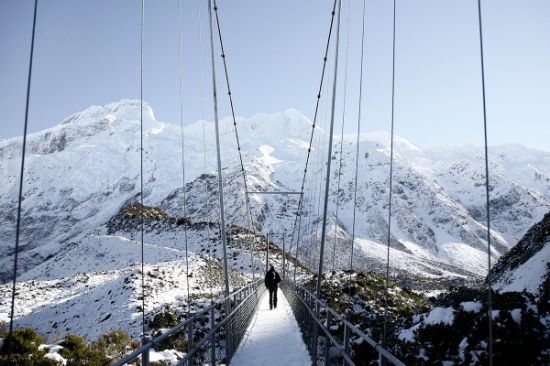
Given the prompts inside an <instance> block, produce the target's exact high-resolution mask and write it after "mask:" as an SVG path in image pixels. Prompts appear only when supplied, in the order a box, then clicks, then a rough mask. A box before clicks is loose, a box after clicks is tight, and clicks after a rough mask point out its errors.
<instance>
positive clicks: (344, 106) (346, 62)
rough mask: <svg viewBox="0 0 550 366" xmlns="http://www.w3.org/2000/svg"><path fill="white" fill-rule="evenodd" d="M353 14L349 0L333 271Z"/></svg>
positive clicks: (333, 268)
mask: <svg viewBox="0 0 550 366" xmlns="http://www.w3.org/2000/svg"><path fill="white" fill-rule="evenodd" d="M350 14H351V0H348V13H347V29H346V57H345V65H344V90H343V94H344V96H343V98H342V99H343V100H342V104H343V108H342V130H341V133H340V161H339V163H338V182H337V185H336V212H335V214H336V215H335V216H336V219H335V220H334V226H333V228H334V242H333V244H332V272H333V273H334V271H335V264H336V263H335V262H336V245H337V244H338V211H339V209H340V182H341V180H342V160H343V155H342V153H343V147H344V126H345V124H346V97H347V89H348V88H347V87H348V58H349V32H350V21H349V17H350Z"/></svg>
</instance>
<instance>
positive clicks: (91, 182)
mask: <svg viewBox="0 0 550 366" xmlns="http://www.w3.org/2000/svg"><path fill="white" fill-rule="evenodd" d="M144 116H145V120H144V129H145V134H144V193H145V204H146V205H149V206H158V205H161V206H162V207H164V208H165V209H166V210H167V211H168V212H170V213H171V214H177V215H179V216H182V215H183V209H182V205H181V202H182V198H183V197H182V195H181V187H182V167H181V145H180V139H181V132H180V129H179V126H176V125H174V124H170V123H164V122H160V121H157V120H156V119H155V117H154V114H153V111H152V109H151V108H150V107H149V106H148V105H146V106H145V113H144ZM237 123H238V125H239V133H240V138H241V145H242V151H243V154H244V160H245V167H246V169H247V174H248V183H249V185H250V186H251V187H252V189H253V190H298V189H299V186H300V183H301V176H302V172H303V163H304V160H305V156H306V152H307V141H308V139H309V134H310V131H311V122H310V121H308V120H307V119H306V118H305V117H304V116H303V115H301V114H300V113H299V112H297V111H295V110H289V111H286V112H284V113H276V114H271V115H266V114H260V115H256V116H254V117H252V118H248V119H246V118H240V119H238V121H237ZM221 133H222V150H223V160H224V161H223V164H224V179H225V190H226V195H227V201H228V205H227V211H228V212H227V214H228V221H229V223H233V224H238V225H241V226H247V225H248V222H247V216H246V215H245V211H244V206H243V204H244V200H243V190H244V188H243V184H242V180H241V177H240V175H239V169H238V167H237V166H238V164H237V162H238V156H237V153H236V148H235V139H234V136H233V126H232V123H231V120H230V119H224V120H223V121H222V123H221ZM316 134H318V135H316V136H319V139H320V140H323V139H324V137H325V132H324V131H323V130H321V129H317V130H316ZM184 135H185V175H186V183H188V185H187V188H186V189H187V191H188V205H189V215H190V216H191V217H194V218H197V219H198V218H202V219H204V218H205V216H208V217H209V218H210V219H212V220H214V221H216V220H217V215H218V214H217V211H216V210H217V198H216V190H217V184H216V180H215V179H214V178H213V177H212V176H211V174H213V173H214V172H215V171H214V167H215V151H214V144H213V143H212V142H213V141H214V136H213V124H212V123H211V122H206V121H199V122H196V123H194V124H192V125H189V126H188V127H186V128H185V130H184ZM316 138H317V137H316ZM353 141H354V138H353V136H346V137H345V138H344V144H343V165H342V170H341V183H340V192H337V186H336V179H335V178H336V177H337V174H338V169H337V165H338V164H337V163H338V161H339V149H338V147H339V141H336V142H335V148H334V151H335V153H334V157H333V161H334V162H335V164H334V166H333V176H332V177H331V178H332V184H331V192H330V193H331V205H330V208H329V209H330V212H331V214H332V220H333V222H336V221H334V220H335V217H334V212H335V210H336V207H335V202H336V194H337V193H338V194H339V197H340V198H339V203H340V207H339V216H338V221H337V225H331V227H332V228H333V229H332V232H331V233H329V246H330V248H329V249H328V251H327V253H329V254H330V253H332V252H336V253H337V254H338V257H337V260H336V265H338V266H342V267H345V266H346V265H347V263H348V259H347V255H348V253H349V247H350V243H349V240H346V239H347V238H349V233H350V232H351V211H352V203H353V201H352V197H353V196H352V189H351V188H352V187H353V173H354V172H353V169H354V156H355V155H354V150H355V146H354V143H353ZM20 148H21V139H20V138H12V139H7V140H1V141H0V172H1V174H0V207H1V216H0V250H1V251H2V252H3V253H7V255H5V256H3V257H2V259H0V264H1V265H0V279H1V280H2V281H6V280H8V279H9V278H10V277H11V268H12V265H11V263H12V260H13V257H12V255H13V243H14V226H15V225H14V221H15V213H16V199H17V189H18V187H17V180H18V165H19V163H20ZM320 150H324V149H315V150H314V151H313V159H312V166H311V168H310V171H311V175H310V176H311V177H315V176H316V177H317V178H318V179H319V178H320V177H321V174H322V172H324V166H323V164H322V163H319V161H322V160H316V155H320V153H321V152H323V151H320ZM27 151H28V156H27V164H26V170H25V186H24V201H23V222H22V231H21V235H22V237H21V257H20V268H21V271H20V274H23V273H24V272H26V271H28V270H30V269H31V268H33V267H35V266H36V265H38V264H40V263H42V262H44V261H45V260H47V259H48V258H50V257H52V256H54V255H55V254H56V253H58V252H59V251H61V250H63V249H64V248H65V246H66V245H67V243H69V242H75V241H77V240H78V239H79V238H82V237H84V236H85V235H86V234H88V233H90V232H93V231H94V230H97V228H98V227H99V226H100V225H102V224H103V223H105V222H107V221H108V220H109V219H110V218H111V217H112V216H114V215H116V214H117V213H118V212H119V211H120V209H121V208H122V207H123V206H124V205H125V204H127V203H128V202H131V201H133V200H135V199H136V197H137V195H138V193H139V189H140V186H139V172H140V167H139V162H140V160H139V153H140V150H139V102H137V101H130V100H122V101H120V102H118V103H113V104H110V105H107V106H104V107H97V106H93V107H90V108H88V109H87V110H85V111H83V112H80V113H77V114H75V115H73V116H71V117H69V118H67V119H66V120H64V121H63V122H62V123H61V124H60V125H58V126H55V127H53V128H50V129H47V130H44V131H41V132H38V133H35V134H32V135H30V136H29V138H28V150H27ZM360 151H361V154H360V162H359V166H360V178H359V184H358V187H359V188H358V189H359V191H358V202H359V204H358V220H357V227H356V236H357V248H358V251H359V260H358V263H361V265H364V266H369V265H371V266H373V267H374V268H376V266H377V265H380V263H381V262H383V260H385V259H384V258H385V257H384V255H383V251H384V250H385V249H384V243H385V242H386V240H387V237H386V235H387V207H388V205H387V201H388V198H387V197H388V167H389V137H388V135H387V134H385V133H374V134H365V135H362V136H361V146H360ZM490 152H491V155H490V161H491V164H490V170H491V172H490V174H491V216H492V223H493V230H492V239H491V240H492V245H493V256H494V258H495V259H496V258H498V257H499V256H500V255H501V254H503V253H505V252H506V251H507V250H508V249H509V248H510V247H511V246H512V245H513V244H515V242H516V238H519V237H521V236H522V235H523V233H524V232H525V230H527V229H528V228H529V227H530V226H531V225H533V224H534V223H535V222H537V221H539V220H540V219H541V218H542V216H543V214H544V213H545V212H547V211H548V209H549V207H550V158H549V157H550V153H547V152H542V151H536V150H531V149H527V148H525V147H521V146H515V145H508V146H498V147H494V148H491V149H490ZM482 157H483V155H482V150H481V149H480V148H478V147H474V146H466V147H448V146H447V147H439V148H430V149H421V148H420V147H417V146H415V145H414V144H412V143H410V142H408V141H406V140H404V139H401V138H397V139H396V154H395V176H394V182H395V185H394V187H393V190H394V202H393V207H394V216H393V220H394V222H393V227H392V233H391V234H392V238H391V239H392V243H393V244H392V246H393V249H392V256H391V258H392V266H395V268H396V269H397V270H402V271H416V272H420V273H422V274H427V275H432V276H441V275H448V274H449V273H455V274H457V273H462V274H464V275H469V274H471V273H475V274H478V275H483V274H485V272H486V254H485V253H486V247H487V243H486V234H485V209H484V207H485V206H484V203H485V196H484V192H485V191H484V189H485V188H484V186H483V183H484V168H483V158H482ZM321 158H323V156H321ZM315 170H318V171H319V172H320V173H318V172H316V171H315ZM204 174H206V175H204ZM204 180H209V182H208V190H209V192H208V193H207V192H206V191H205V189H204V184H203V183H204ZM317 182H319V180H317ZM313 186H318V183H313V182H311V183H308V184H307V187H309V190H310V192H308V194H307V195H306V196H307V197H308V198H309V201H308V205H306V210H307V209H308V208H309V210H307V211H308V212H306V217H309V216H307V215H310V216H311V218H310V219H309V222H316V220H317V219H318V216H317V202H318V195H316V194H315V193H314V192H313V191H312V187H313ZM206 194H209V195H210V201H209V205H206V204H205V195H206ZM251 197H252V206H253V213H254V215H255V217H256V220H257V222H258V224H259V226H260V227H261V230H262V231H263V232H264V233H265V234H268V233H272V237H273V238H274V240H275V241H276V242H281V240H282V228H284V229H285V230H287V233H288V234H289V235H290V230H291V228H292V224H293V223H294V213H295V210H296V207H297V199H296V197H289V198H286V197H283V196H258V195H256V196H254V195H253V196H251ZM312 205H313V206H314V207H312ZM177 211H179V213H178V212H177ZM317 221H318V220H317ZM316 230H317V231H315V232H314V231H310V232H309V234H308V232H304V234H303V239H304V240H303V243H301V250H303V253H307V254H310V257H311V258H314V257H315V250H314V249H315V248H316V244H315V243H316V240H314V239H310V237H313V236H316V235H317V236H318V234H319V232H318V230H319V227H318V225H317V227H316ZM335 233H337V236H338V238H339V239H338V240H335V239H334V237H335ZM332 245H336V247H338V250H334V249H333V248H332ZM327 260H328V261H329V263H331V261H332V259H330V258H329V259H327ZM329 268H330V267H329ZM460 269H462V270H464V271H466V272H464V271H462V270H460Z"/></svg>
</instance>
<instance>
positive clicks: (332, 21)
mask: <svg viewBox="0 0 550 366" xmlns="http://www.w3.org/2000/svg"><path fill="white" fill-rule="evenodd" d="M336 2H337V0H334V4H333V6H332V12H331V19H330V27H329V31H328V36H327V41H326V45H325V53H324V57H323V68H322V71H321V81H320V82H319V89H318V92H317V100H316V103H315V113H314V115H313V123H312V125H311V134H310V137H309V146H308V149H307V157H306V162H305V166H304V175H303V177H302V184H301V187H300V193H301V195H300V201H299V202H298V210H297V215H299V214H300V213H301V212H302V206H303V203H304V188H305V181H306V175H307V171H308V170H307V168H308V165H309V160H310V157H311V148H312V144H313V135H314V134H315V126H316V123H317V114H318V111H319V102H320V99H321V91H322V88H323V82H324V79H325V72H326V66H327V56H328V52H329V47H330V40H331V37H332V29H333V26H334V16H335V15H336ZM297 221H298V229H297V232H298V235H297V242H296V257H295V260H296V261H298V253H299V240H300V232H301V223H302V220H301V219H299V220H297ZM294 278H296V267H294Z"/></svg>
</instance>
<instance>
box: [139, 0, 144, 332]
mask: <svg viewBox="0 0 550 366" xmlns="http://www.w3.org/2000/svg"><path fill="white" fill-rule="evenodd" d="M144 28H145V0H141V34H140V70H139V89H140V90H139V131H140V133H139V135H140V136H139V144H140V148H139V157H140V159H139V160H140V161H139V168H140V175H139V178H140V192H139V199H140V203H141V210H140V211H141V215H140V218H141V225H140V226H141V332H142V341H143V342H145V265H144V260H145V249H144V248H145V245H144V242H143V236H144V232H145V230H144V226H145V217H144V208H145V207H144V206H143V39H144V37H143V36H144Z"/></svg>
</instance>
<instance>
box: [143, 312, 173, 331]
mask: <svg viewBox="0 0 550 366" xmlns="http://www.w3.org/2000/svg"><path fill="white" fill-rule="evenodd" d="M177 324H178V318H177V317H176V314H174V313H172V312H170V311H168V310H164V311H163V312H162V313H158V314H156V315H155V316H154V317H153V320H150V321H149V327H150V328H153V329H161V328H172V327H174V326H176V325H177Z"/></svg>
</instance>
